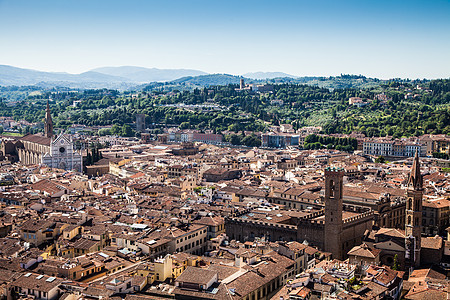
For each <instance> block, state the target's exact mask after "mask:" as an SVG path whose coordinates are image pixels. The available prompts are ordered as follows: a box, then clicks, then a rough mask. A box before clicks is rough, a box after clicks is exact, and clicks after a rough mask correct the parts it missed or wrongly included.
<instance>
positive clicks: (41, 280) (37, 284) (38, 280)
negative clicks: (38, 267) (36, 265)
mask: <svg viewBox="0 0 450 300" xmlns="http://www.w3.org/2000/svg"><path fill="white" fill-rule="evenodd" d="M28 274H30V275H28ZM27 275H28V276H27ZM62 281H63V280H62V279H59V278H55V277H49V276H46V275H39V274H32V273H26V274H24V275H23V276H21V277H19V278H18V279H17V280H16V281H14V282H12V283H11V285H12V286H17V287H21V288H22V289H32V290H36V291H41V292H46V293H47V292H49V291H50V290H52V289H53V288H55V287H57V286H59V285H60V283H61V282H62Z"/></svg>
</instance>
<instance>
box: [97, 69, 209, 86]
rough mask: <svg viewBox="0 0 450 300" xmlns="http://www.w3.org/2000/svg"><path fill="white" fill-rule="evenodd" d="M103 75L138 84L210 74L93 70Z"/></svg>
mask: <svg viewBox="0 0 450 300" xmlns="http://www.w3.org/2000/svg"><path fill="white" fill-rule="evenodd" d="M91 71H93V72H98V73H101V74H106V75H111V76H116V77H121V78H127V79H129V80H131V81H134V82H137V83H148V82H158V81H172V80H175V79H178V78H182V77H186V76H199V75H206V74H208V73H206V72H202V71H198V70H190V69H156V68H151V69H149V68H143V67H129V66H123V67H104V68H97V69H93V70H91Z"/></svg>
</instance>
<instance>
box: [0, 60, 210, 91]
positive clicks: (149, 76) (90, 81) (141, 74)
mask: <svg viewBox="0 0 450 300" xmlns="http://www.w3.org/2000/svg"><path fill="white" fill-rule="evenodd" d="M204 74H207V73H205V72H202V71H198V70H186V69H156V68H152V69H148V68H141V67H105V68H98V69H94V70H90V71H87V72H84V73H81V74H70V73H64V72H43V71H36V70H31V69H23V68H17V67H13V66H7V65H0V86H12V85H15V86H25V85H38V86H43V87H52V86H64V87H71V88H81V89H84V88H112V89H126V88H131V87H133V86H136V85H138V84H142V83H150V82H161V81H172V80H175V79H179V78H181V77H185V76H198V75H204Z"/></svg>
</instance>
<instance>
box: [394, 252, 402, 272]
mask: <svg viewBox="0 0 450 300" xmlns="http://www.w3.org/2000/svg"><path fill="white" fill-rule="evenodd" d="M399 269H400V266H399V263H398V255H397V254H395V255H394V264H393V265H392V270H394V271H398V270H399Z"/></svg>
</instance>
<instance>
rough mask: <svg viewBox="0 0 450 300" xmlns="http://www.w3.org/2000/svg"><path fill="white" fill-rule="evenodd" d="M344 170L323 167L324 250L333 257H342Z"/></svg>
mask: <svg viewBox="0 0 450 300" xmlns="http://www.w3.org/2000/svg"><path fill="white" fill-rule="evenodd" d="M343 180H344V170H343V169H339V168H337V169H336V168H330V167H328V168H326V169H325V251H327V252H331V253H332V255H333V258H337V259H343V256H344V255H343V252H344V251H343V243H342V228H343V221H342V210H343V203H342V201H343V200H342V192H343V191H342V187H343Z"/></svg>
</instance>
